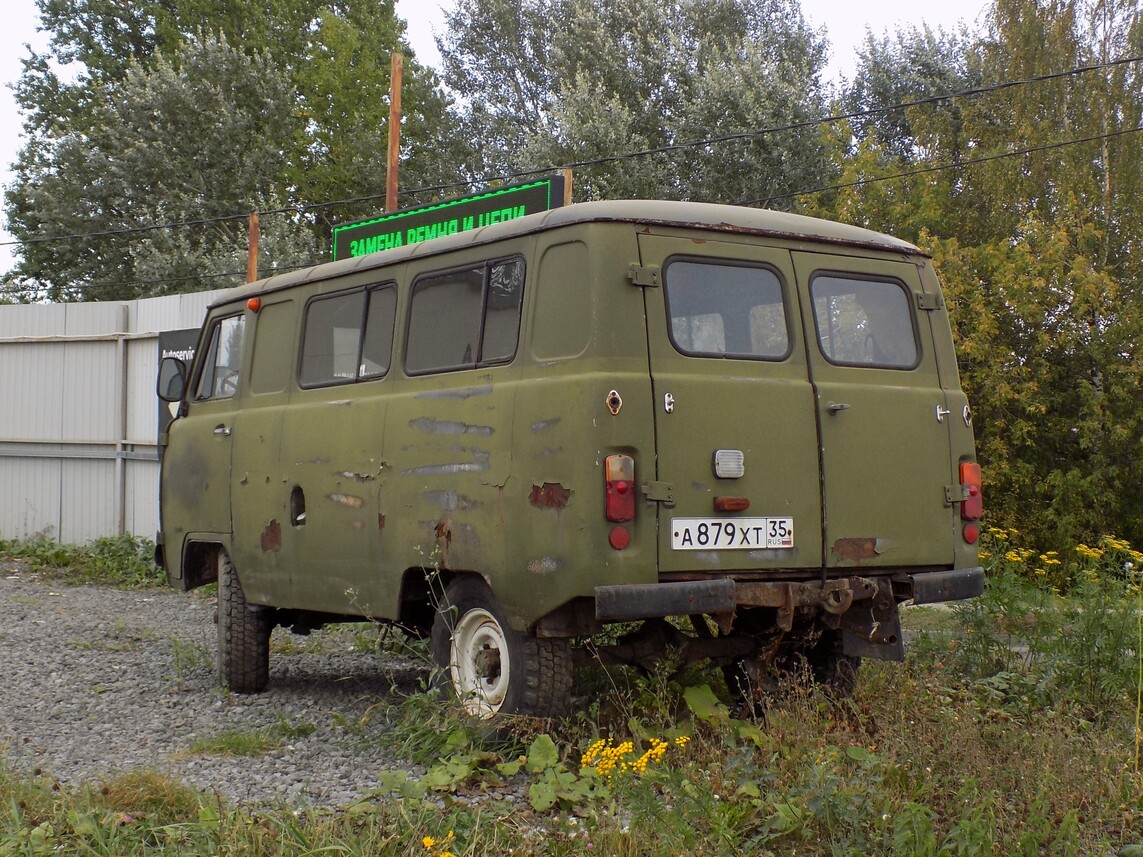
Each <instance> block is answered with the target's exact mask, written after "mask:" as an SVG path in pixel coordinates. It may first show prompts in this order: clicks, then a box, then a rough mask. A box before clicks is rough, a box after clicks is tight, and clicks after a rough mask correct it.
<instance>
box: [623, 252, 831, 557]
mask: <svg viewBox="0 0 1143 857" xmlns="http://www.w3.org/2000/svg"><path fill="white" fill-rule="evenodd" d="M639 251H640V257H641V263H642V266H643V269H642V270H636V271H633V272H632V278H633V280H634V281H635V283H636V284H640V283H641V284H643V285H644V295H645V302H646V312H647V332H648V343H649V350H650V363H651V378H652V387H653V397H654V412H655V441H656V448H657V473H656V474H655V478H654V479H653V480H651V479H649V478H648V477H646V476H645V475H644V476H639V480H640V482H641V483H644V484H645V490H646V493H647V495H648V498H649V499H652V500H658V501H659V502H658V504H657V505H658V509H659V512H658V514H659V536H658V539H659V569H660V571H661V572H667V573H676V574H679V575H683V576H687V575H693V574H701V573H709V572H731V571H735V572H737V571H744V570H779V569H788V570H794V569H804V568H819V567H820V565H821V557H822V540H821V539H822V522H821V493H820V490H821V489H820V483H819V477H818V472H819V471H818V444H817V427H816V425H815V416H814V414H815V403H814V394H813V389H812V388H811V386H810V383H809V375H808V368H807V364H806V352H805V348H804V345H803V343H802V336H801V333H800V320H799V309H798V299H797V290H796V288H795V279H794V271H793V266H792V264H791V259H790V253H789V252H788V251H786V250H781V249H775V248H772V247H766V246H761V245H759V244H755V243H745V242H744V243H734V242H730V241H725V242H724V241H709V240H695V236H693V235H686V234H681V233H680V234H679V235H677V236H674V237H673V236H669V235H655V234H646V233H641V234H640V235H639Z"/></svg>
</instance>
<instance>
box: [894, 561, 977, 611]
mask: <svg viewBox="0 0 1143 857" xmlns="http://www.w3.org/2000/svg"><path fill="white" fill-rule="evenodd" d="M893 591H894V594H897V595H899V597H900V596H904V598H905V599H912V601H913V603H914V604H936V603H937V602H939V601H963V600H965V599H966V598H976V597H977V596H978V595H981V594H983V593H984V569H983V568H980V567H979V566H977V567H976V568H957V569H953V570H952V571H928V572H925V573H923V574H905V575H894V577H893Z"/></svg>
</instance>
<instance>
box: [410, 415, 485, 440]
mask: <svg viewBox="0 0 1143 857" xmlns="http://www.w3.org/2000/svg"><path fill="white" fill-rule="evenodd" d="M409 428H414V429H417V430H418V431H423V432H425V433H426V434H475V435H479V436H480V437H490V436H491V435H493V434H495V433H496V429H494V428H492V426H474V425H469V424H468V423H458V422H453V421H452V420H434V419H432V418H431V417H418V418H417V419H415V420H409Z"/></svg>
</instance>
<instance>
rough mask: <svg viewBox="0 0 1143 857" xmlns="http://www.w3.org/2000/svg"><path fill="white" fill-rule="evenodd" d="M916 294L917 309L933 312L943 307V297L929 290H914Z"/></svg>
mask: <svg viewBox="0 0 1143 857" xmlns="http://www.w3.org/2000/svg"><path fill="white" fill-rule="evenodd" d="M913 294H915V295H916V296H917V309H923V310H928V311H929V312H934V311H936V310H940V309H944V308H945V299H944V298H943V297H941V296H940V295H935V294H932V293H930V292H914V293H913Z"/></svg>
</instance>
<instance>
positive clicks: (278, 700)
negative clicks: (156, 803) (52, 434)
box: [0, 563, 427, 805]
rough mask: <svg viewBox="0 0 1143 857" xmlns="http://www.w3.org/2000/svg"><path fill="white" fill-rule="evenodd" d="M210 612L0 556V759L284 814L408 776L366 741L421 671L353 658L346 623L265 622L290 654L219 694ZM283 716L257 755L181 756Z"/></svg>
mask: <svg viewBox="0 0 1143 857" xmlns="http://www.w3.org/2000/svg"><path fill="white" fill-rule="evenodd" d="M214 613H215V605H214V600H213V599H212V598H209V597H204V596H203V595H202V594H200V593H181V592H175V591H171V590H162V589H158V590H148V591H120V590H116V589H105V588H101V587H93V586H81V587H70V586H65V585H63V584H60V583H57V582H53V581H50V580H45V579H44V578H42V577H40V576H38V575H36V574H33V573H30V572H28V571H26V570H22V569H21V567H20V566H18V565H15V564H12V563H7V564H5V563H0V649H2V651H3V654H4V676H3V683H2V684H0V688H2V689H0V762H3V763H6V764H7V765H8V766H9V767H10V768H11V769H14V770H16V771H20V772H25V773H31V772H41V773H42V774H44V775H46V776H51V777H54V778H55V779H56V780H57V781H59V782H60V783H64V784H69V785H74V784H78V783H80V782H90V783H99V782H101V781H104V780H106V779H107V778H108V777H112V776H115V775H116V774H119V773H123V772H126V771H131V770H134V769H145V770H150V771H156V772H160V773H164V774H168V775H171V776H173V777H176V778H179V779H182V780H184V781H185V782H186V783H188V784H189V785H191V786H193V787H195V788H197V789H200V790H202V791H205V792H207V793H215V792H217V793H218V794H220V795H222V796H224V797H226V798H229V799H231V800H236V801H239V802H244V803H245V802H257V803H273V802H278V801H286V802H288V803H290V804H293V805H344V804H346V803H349V802H352V801H353V800H354V799H355V798H357V797H358V796H360V795H362V794H366V793H368V792H369V790H370V789H371V788H373V787H375V786H376V782H377V781H376V777H377V775H378V774H379V773H380V772H382V771H384V770H392V769H410V770H412V768H411V766H409V765H407V764H406V763H405V762H404V761H403V760H400V759H397V758H395V757H394V756H393V754H392V753H391V752H389V751H387V750H386V749H385V748H384V747H383V746H381V745H383V744H384V742H383V741H377V740H372V739H374V738H376V736H377V734H378V733H379V732H380V731H381V730H383V729H384V728H385V716H384V714H383V713H381V712H383V711H384V709H385V707H386V703H388V702H393V701H395V697H393V696H392V695H389V694H390V689H391V688H393V687H394V686H400V687H405V688H412V687H415V686H416V683H417V682H418V681H419V680H420V679H422V678H424V677H426V676H427V669H426V667H424V666H422V665H420V664H418V663H415V662H411V661H401V660H399V659H396V658H393V657H391V656H386V655H379V654H376V653H370V652H352V651H349V649H350V644H351V643H352V636H351V635H350V634H349V633H348V631H347V629H345V628H344V627H343V628H341V629H340V630H336V629H335V630H333V631H332V632H331V631H325V632H322V633H321V634H315V635H314V636H313V637H311V638H301V637H294V636H292V635H290V634H289V632H286V631H283V630H281V629H276V630H275V631H274V635H275V637H274V642H273V643H272V645H273V646H274V648H275V649H281V648H282V646H283V644H285V645H286V646H287V649H288V651H287V652H286V653H279V652H275V653H274V654H272V655H271V659H270V670H271V680H270V689H269V690H268V691H267V692H266V693H262V694H256V695H252V696H239V695H235V694H229V693H224V692H222V691H221V690H220V689H219V688H218V687H217V685H216V682H215V672H214V670H215V666H214V652H215V640H216V635H217V630H216V625H215V624H214ZM279 635H282V637H281V638H280V637H279ZM311 641H312V642H311ZM398 710H399V709H398ZM283 723H288V724H289V725H290V726H292V727H295V728H294V729H291V730H289V732H290V734H291V735H293V736H294V737H291V738H287V739H285V740H283V741H282V743H281V745H280V746H279V747H278V748H277V749H274V750H271V751H270V752H267V753H264V754H260V755H253V756H242V757H228V756H221V755H213V754H204V753H195V752H192V751H191V747H192V743H193V742H194V741H195V740H196V739H197V740H202V739H209V738H211V737H213V736H218V735H219V734H221V733H224V732H228V731H235V730H237V731H241V732H255V731H257V730H264V729H265V730H277V732H276V733H275V734H278V735H280V734H282V728H281V727H282V724H283ZM299 727H305V729H308V728H310V727H312V728H313V731H312V733H310V734H308V735H301V734H299V730H298V728H299ZM302 731H305V730H304V729H303V730H302ZM418 773H420V772H418V771H414V774H418Z"/></svg>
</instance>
